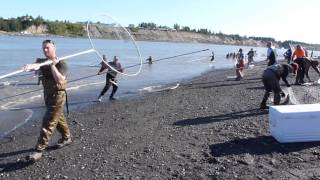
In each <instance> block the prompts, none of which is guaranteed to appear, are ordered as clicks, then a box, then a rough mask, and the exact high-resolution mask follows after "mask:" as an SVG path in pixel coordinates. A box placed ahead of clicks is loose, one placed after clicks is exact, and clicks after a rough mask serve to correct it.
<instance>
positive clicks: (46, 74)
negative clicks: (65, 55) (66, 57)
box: [36, 58, 68, 92]
mask: <svg viewBox="0 0 320 180" xmlns="http://www.w3.org/2000/svg"><path fill="white" fill-rule="evenodd" d="M47 60H48V59H46V58H43V59H41V58H38V59H37V61H36V63H42V62H45V61H47ZM56 67H57V69H58V71H59V72H60V73H61V74H62V75H64V76H66V75H67V72H68V67H67V64H66V63H65V62H64V61H59V63H58V64H56ZM40 72H41V74H42V80H43V82H42V84H43V87H44V91H45V92H46V91H57V90H64V89H66V84H67V83H66V81H65V82H64V83H63V84H58V83H57V82H56V81H55V79H54V77H53V75H52V72H51V67H50V65H46V66H42V67H40Z"/></svg>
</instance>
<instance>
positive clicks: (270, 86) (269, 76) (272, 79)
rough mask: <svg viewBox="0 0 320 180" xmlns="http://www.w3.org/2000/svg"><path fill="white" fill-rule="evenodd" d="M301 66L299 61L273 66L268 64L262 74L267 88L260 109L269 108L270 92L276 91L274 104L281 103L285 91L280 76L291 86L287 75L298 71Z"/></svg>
mask: <svg viewBox="0 0 320 180" xmlns="http://www.w3.org/2000/svg"><path fill="white" fill-rule="evenodd" d="M298 68H299V66H298V64H297V63H292V64H290V65H288V64H275V65H272V66H268V68H267V69H266V70H264V71H263V74H262V82H263V85H264V88H265V93H264V97H263V99H262V102H261V104H260V109H267V108H268V107H267V105H266V103H267V100H268V98H269V96H270V93H271V92H273V93H274V97H273V104H274V105H279V104H280V100H281V96H282V97H284V96H285V94H284V93H283V91H282V89H281V87H280V78H281V79H282V80H283V82H284V83H285V84H286V86H287V87H290V84H289V83H288V81H287V76H288V75H289V73H294V74H296V73H297V70H298Z"/></svg>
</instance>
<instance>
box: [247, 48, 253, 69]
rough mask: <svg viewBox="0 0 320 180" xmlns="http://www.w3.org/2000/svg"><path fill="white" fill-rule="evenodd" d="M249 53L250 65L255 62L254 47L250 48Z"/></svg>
mask: <svg viewBox="0 0 320 180" xmlns="http://www.w3.org/2000/svg"><path fill="white" fill-rule="evenodd" d="M247 55H248V66H249V65H250V64H253V57H254V51H253V48H251V49H250V51H249V52H248V53H247Z"/></svg>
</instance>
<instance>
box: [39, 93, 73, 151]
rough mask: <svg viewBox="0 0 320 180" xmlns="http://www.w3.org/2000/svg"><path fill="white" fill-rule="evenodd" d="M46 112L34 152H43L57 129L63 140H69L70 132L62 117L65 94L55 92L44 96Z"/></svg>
mask: <svg viewBox="0 0 320 180" xmlns="http://www.w3.org/2000/svg"><path fill="white" fill-rule="evenodd" d="M44 99H45V103H46V106H47V112H46V114H45V116H44V118H43V122H42V129H41V132H40V137H39V139H38V144H37V146H36V150H38V151H43V150H45V149H46V148H47V147H48V144H49V141H50V139H51V137H52V135H53V133H54V131H55V129H57V130H58V131H59V132H60V133H61V135H62V138H63V139H69V138H70V130H69V127H68V124H67V121H66V119H65V117H64V105H65V102H66V92H65V91H57V92H55V93H53V94H50V95H48V93H47V94H46V93H45V94H44Z"/></svg>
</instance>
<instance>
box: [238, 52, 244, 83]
mask: <svg viewBox="0 0 320 180" xmlns="http://www.w3.org/2000/svg"><path fill="white" fill-rule="evenodd" d="M237 58H238V59H237V64H236V76H237V77H236V81H240V80H241V79H242V78H243V68H244V55H243V52H242V49H241V48H240V49H239V53H238V55H237Z"/></svg>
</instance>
